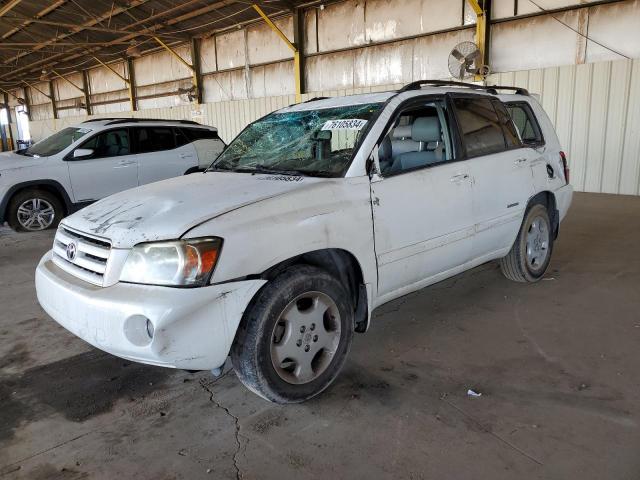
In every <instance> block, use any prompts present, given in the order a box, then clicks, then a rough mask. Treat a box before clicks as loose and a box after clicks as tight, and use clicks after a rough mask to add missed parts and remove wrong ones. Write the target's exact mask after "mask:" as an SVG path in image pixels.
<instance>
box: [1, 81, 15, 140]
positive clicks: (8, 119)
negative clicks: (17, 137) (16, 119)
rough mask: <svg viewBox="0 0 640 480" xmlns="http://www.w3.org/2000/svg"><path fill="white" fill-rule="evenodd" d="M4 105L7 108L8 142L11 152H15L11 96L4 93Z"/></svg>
mask: <svg viewBox="0 0 640 480" xmlns="http://www.w3.org/2000/svg"><path fill="white" fill-rule="evenodd" d="M4 104H5V107H6V108H7V122H8V123H7V141H8V143H9V145H8V147H9V150H13V149H14V148H15V145H14V143H13V132H12V131H11V107H9V94H8V93H7V92H6V91H5V92H4Z"/></svg>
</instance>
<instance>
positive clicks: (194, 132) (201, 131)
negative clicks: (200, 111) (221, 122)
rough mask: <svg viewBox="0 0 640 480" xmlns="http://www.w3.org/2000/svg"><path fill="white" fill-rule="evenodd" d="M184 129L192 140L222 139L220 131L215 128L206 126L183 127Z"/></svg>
mask: <svg viewBox="0 0 640 480" xmlns="http://www.w3.org/2000/svg"><path fill="white" fill-rule="evenodd" d="M182 131H183V132H184V134H185V135H186V136H187V138H188V139H189V141H191V142H195V141H196V140H220V137H218V132H216V131H215V130H209V129H206V128H183V129H182Z"/></svg>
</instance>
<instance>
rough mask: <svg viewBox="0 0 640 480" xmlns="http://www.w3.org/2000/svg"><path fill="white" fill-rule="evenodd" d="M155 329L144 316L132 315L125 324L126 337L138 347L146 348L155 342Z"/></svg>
mask: <svg viewBox="0 0 640 480" xmlns="http://www.w3.org/2000/svg"><path fill="white" fill-rule="evenodd" d="M154 331H155V328H154V327H153V323H151V320H149V319H148V318H147V317H145V316H144V315H132V316H131V317H129V318H127V319H126V320H125V322H124V335H125V337H127V340H129V341H130V342H131V343H133V344H134V345H135V346H136V347H146V346H147V345H149V344H150V343H151V340H153V334H154Z"/></svg>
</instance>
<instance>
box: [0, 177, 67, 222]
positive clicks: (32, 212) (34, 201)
mask: <svg viewBox="0 0 640 480" xmlns="http://www.w3.org/2000/svg"><path fill="white" fill-rule="evenodd" d="M62 215H63V209H62V204H61V203H60V200H59V199H58V197H56V196H55V195H54V194H52V193H50V192H47V191H45V190H39V189H35V188H34V189H27V190H23V191H21V192H18V193H17V194H16V195H15V196H14V197H13V198H12V199H11V201H10V202H9V208H8V218H7V221H8V222H9V225H10V226H11V228H13V229H14V230H16V231H18V232H37V231H40V230H46V229H48V228H51V227H55V226H57V225H58V223H60V220H62Z"/></svg>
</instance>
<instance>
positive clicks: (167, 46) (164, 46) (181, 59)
mask: <svg viewBox="0 0 640 480" xmlns="http://www.w3.org/2000/svg"><path fill="white" fill-rule="evenodd" d="M153 39H154V40H155V41H156V42H158V43H159V44H160V46H161V47H163V48H164V49H165V50H166V51H167V52H169V53H170V54H171V55H173V56H174V57H176V58H177V59H178V60H179V61H180V62H181V63H182V64H183V65H184V66H185V67H187V68H188V69H189V70H191V71H192V72H193V71H194V69H193V65H191V64H190V63H189V62H187V61H186V60H185V59H184V58H182V57H181V56H180V55H178V53H177V52H176V51H175V50H174V49H173V48H171V47H170V46H169V45H167V44H166V43H164V42H163V41H162V40H160V39H159V38H158V37H153Z"/></svg>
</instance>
